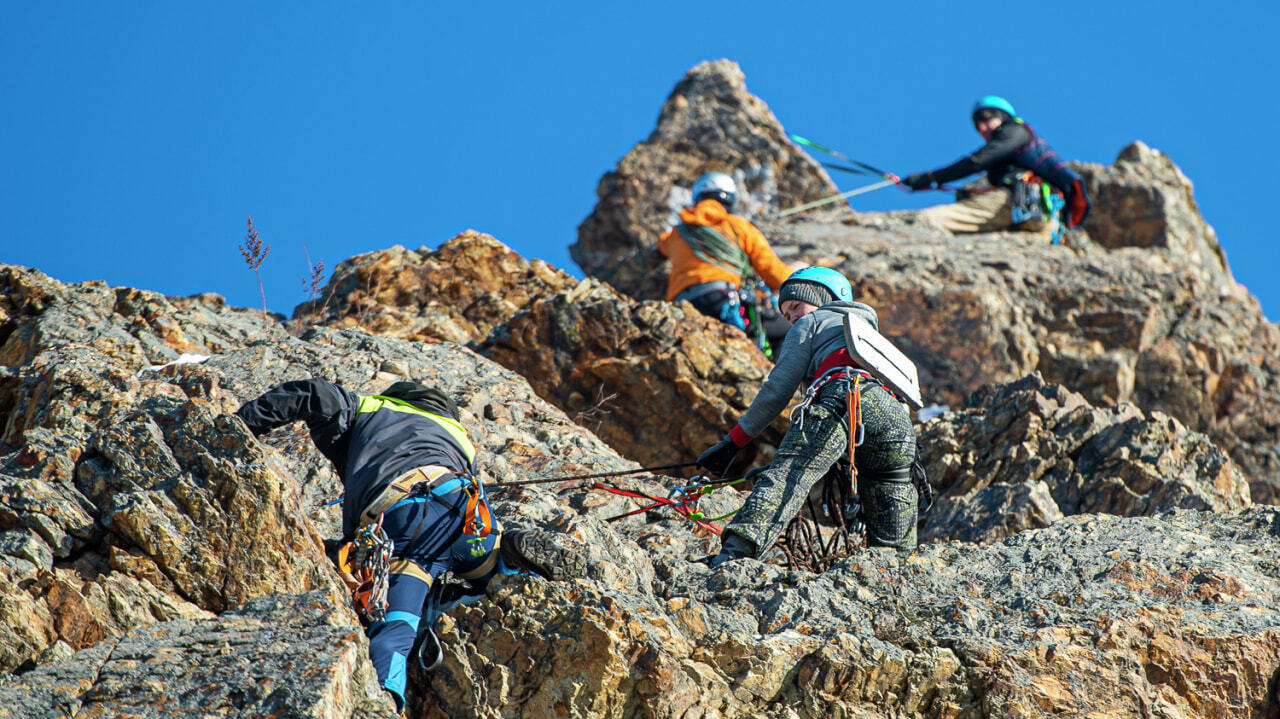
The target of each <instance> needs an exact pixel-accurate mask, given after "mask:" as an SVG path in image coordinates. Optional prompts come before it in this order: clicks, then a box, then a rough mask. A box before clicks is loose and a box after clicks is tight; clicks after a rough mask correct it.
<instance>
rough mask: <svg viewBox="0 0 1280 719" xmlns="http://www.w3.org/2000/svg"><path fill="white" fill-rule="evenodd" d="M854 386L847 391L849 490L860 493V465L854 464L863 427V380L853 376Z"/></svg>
mask: <svg viewBox="0 0 1280 719" xmlns="http://www.w3.org/2000/svg"><path fill="white" fill-rule="evenodd" d="M851 384H852V385H853V386H852V387H850V388H848V389H846V390H845V400H846V401H847V402H848V404H849V489H850V490H852V491H853V493H854V494H857V492H858V465H856V464H854V463H853V449H854V447H857V446H858V441H859V440H858V436H859V434H858V430H859V429H860V428H861V427H862V378H861V377H859V376H858V375H856V374H855V375H854V376H853V382H852V383H851Z"/></svg>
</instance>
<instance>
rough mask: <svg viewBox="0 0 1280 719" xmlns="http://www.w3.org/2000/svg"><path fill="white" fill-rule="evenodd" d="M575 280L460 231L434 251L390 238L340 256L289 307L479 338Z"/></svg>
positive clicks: (401, 335)
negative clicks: (317, 284) (317, 288)
mask: <svg viewBox="0 0 1280 719" xmlns="http://www.w3.org/2000/svg"><path fill="white" fill-rule="evenodd" d="M575 282H576V280H574V279H573V278H572V277H570V276H569V275H567V274H565V273H564V272H561V271H559V270H556V269H554V268H552V267H551V266H550V265H548V264H547V263H545V262H543V261H541V260H533V261H529V260H526V259H524V258H523V257H521V256H520V255H519V254H517V253H516V252H515V251H513V250H512V249H511V248H510V247H507V246H506V245H504V244H502V243H501V242H499V241H498V240H496V239H494V238H493V237H490V236H489V235H485V234H481V233H479V232H475V231H473V230H468V231H466V232H464V233H462V234H460V235H458V236H457V237H455V238H453V239H451V240H449V241H448V242H445V243H444V244H442V245H440V247H439V248H437V249H435V250H429V249H427V248H425V247H420V248H418V249H417V250H406V249H405V248H403V247H400V246H398V245H397V246H395V247H392V248H391V249H388V250H379V251H377V252H368V253H365V254H363V255H357V256H355V257H352V258H351V259H348V260H344V261H342V262H340V263H339V264H338V266H337V267H336V268H335V269H334V272H333V276H332V277H331V278H330V279H329V283H328V285H327V286H326V287H325V288H324V289H323V290H321V292H320V295H319V299H318V300H317V303H318V304H313V303H311V302H307V303H303V304H301V305H299V306H298V307H297V308H296V309H295V310H294V313H293V314H294V318H295V319H296V320H299V321H305V322H309V323H313V324H314V323H317V322H320V323H324V324H328V325H331V326H334V327H356V326H359V327H364V328H365V329H367V330H369V331H370V332H374V333H377V334H380V335H384V336H387V337H395V338H397V339H406V340H415V341H433V342H461V343H466V342H469V341H480V340H483V339H484V338H485V337H486V336H487V335H488V334H489V331H490V330H491V329H492V328H493V326H494V325H496V324H497V323H499V322H502V321H503V320H505V319H507V318H508V317H510V316H511V315H513V314H515V313H516V312H518V311H519V310H521V309H523V308H524V307H526V306H528V305H529V304H530V303H531V302H533V301H534V300H537V299H538V298H540V297H545V296H546V295H549V294H551V293H553V292H556V291H558V290H560V289H563V288H565V287H567V286H569V285H572V284H574V283H575Z"/></svg>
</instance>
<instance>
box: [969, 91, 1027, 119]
mask: <svg viewBox="0 0 1280 719" xmlns="http://www.w3.org/2000/svg"><path fill="white" fill-rule="evenodd" d="M992 110H999V111H1000V112H1002V113H1004V114H1005V115H1008V116H1009V119H1010V120H1012V119H1013V118H1015V117H1017V116H1018V112H1017V111H1016V110H1014V109H1013V105H1010V104H1009V101H1008V100H1006V99H1004V98H1003V97H1000V96H999V95H983V96H982V97H980V98H978V101H977V102H975V103H973V113H971V116H972V118H973V121H974V122H977V121H978V120H980V119H982V117H980V116H982V115H986V114H989V113H990V112H991V111H992Z"/></svg>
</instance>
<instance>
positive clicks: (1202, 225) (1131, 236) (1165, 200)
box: [1076, 142, 1231, 283]
mask: <svg viewBox="0 0 1280 719" xmlns="http://www.w3.org/2000/svg"><path fill="white" fill-rule="evenodd" d="M1076 169H1078V170H1079V171H1080V174H1081V175H1082V176H1083V177H1084V180H1085V186H1086V187H1087V188H1088V190H1089V195H1090V197H1093V198H1097V200H1096V202H1095V203H1094V207H1093V210H1092V211H1091V212H1090V214H1089V220H1088V222H1087V227H1088V232H1089V237H1090V239H1092V240H1093V241H1094V242H1097V243H1098V244H1100V245H1102V246H1103V247H1105V248H1107V249H1111V250H1114V249H1119V248H1121V247H1144V248H1148V249H1152V250H1157V251H1163V252H1164V253H1165V254H1167V255H1168V256H1170V257H1172V258H1174V260H1175V261H1176V262H1177V263H1178V264H1181V265H1184V266H1187V267H1191V268H1196V269H1199V270H1201V271H1203V273H1204V275H1205V276H1206V277H1207V278H1209V279H1210V280H1211V281H1212V280H1216V281H1219V282H1228V283H1229V282H1231V270H1230V269H1229V268H1228V267H1227V257H1226V254H1225V253H1223V251H1222V246H1221V245H1219V244H1218V237H1217V235H1216V234H1215V233H1214V231H1213V228H1212V227H1210V226H1209V224H1208V223H1207V222H1205V221H1204V218H1203V217H1201V216H1200V208H1199V207H1198V206H1197V205H1196V200H1195V193H1194V191H1193V189H1192V186H1191V180H1189V179H1187V176H1186V175H1184V174H1183V173H1182V170H1180V169H1179V168H1178V166H1177V165H1175V164H1173V160H1170V159H1169V158H1168V156H1166V155H1165V154H1164V153H1162V152H1160V151H1159V150H1153V149H1151V148H1150V147H1147V146H1146V145H1145V144H1144V143H1142V142H1135V143H1133V144H1131V145H1129V146H1128V147H1126V148H1124V149H1123V150H1121V151H1120V155H1119V156H1118V157H1116V161H1115V164H1113V165H1110V166H1104V165H1095V164H1089V163H1082V164H1078V165H1076Z"/></svg>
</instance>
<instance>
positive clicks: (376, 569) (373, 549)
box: [338, 515, 395, 622]
mask: <svg viewBox="0 0 1280 719" xmlns="http://www.w3.org/2000/svg"><path fill="white" fill-rule="evenodd" d="M394 550H395V543H394V542H392V541H391V538H390V537H388V536H387V533H386V531H385V530H383V529H382V515H379V516H378V521H377V522H376V523H372V524H366V525H364V526H363V527H361V528H360V529H359V531H357V532H356V536H355V538H354V539H353V540H351V541H350V542H347V543H346V544H344V545H343V546H342V548H341V549H339V550H338V573H339V574H340V575H341V577H342V581H343V582H344V583H345V584H346V585H347V588H348V589H350V590H351V603H352V606H353V607H354V608H355V610H356V613H357V614H359V615H360V617H361V618H362V619H364V620H365V621H368V622H380V621H382V620H384V619H386V618H387V586H388V583H389V581H390V577H391V555H392V553H393V552H394Z"/></svg>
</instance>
